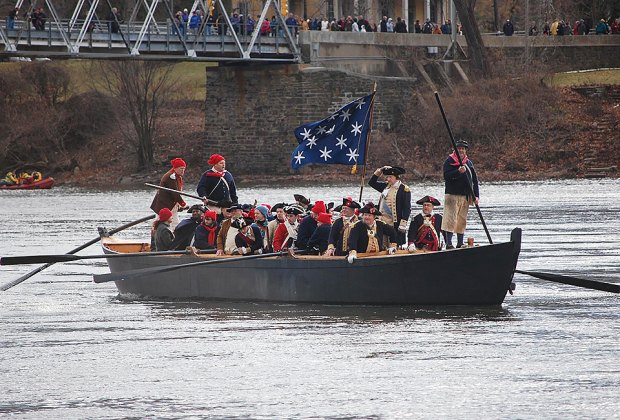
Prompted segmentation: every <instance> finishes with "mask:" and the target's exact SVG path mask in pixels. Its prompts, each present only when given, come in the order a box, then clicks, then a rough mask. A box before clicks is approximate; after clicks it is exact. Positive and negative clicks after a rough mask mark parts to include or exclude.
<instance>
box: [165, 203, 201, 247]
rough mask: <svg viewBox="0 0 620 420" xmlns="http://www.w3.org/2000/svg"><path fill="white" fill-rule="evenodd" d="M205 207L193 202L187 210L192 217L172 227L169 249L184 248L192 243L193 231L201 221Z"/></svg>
mask: <svg viewBox="0 0 620 420" xmlns="http://www.w3.org/2000/svg"><path fill="white" fill-rule="evenodd" d="M205 211H206V209H205V208H204V206H202V205H201V204H194V205H193V206H191V207H190V208H189V210H187V212H188V213H191V215H192V217H190V218H189V219H183V220H181V223H179V224H178V225H177V226H176V227H175V228H174V241H173V242H172V248H171V249H179V250H181V249H185V248H187V247H188V246H190V245H192V240H193V238H194V232H195V231H196V228H197V227H198V226H199V225H200V223H202V216H204V214H205Z"/></svg>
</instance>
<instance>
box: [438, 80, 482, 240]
mask: <svg viewBox="0 0 620 420" xmlns="http://www.w3.org/2000/svg"><path fill="white" fill-rule="evenodd" d="M435 99H436V100H437V105H439V110H440V111H441V116H442V117H443V122H444V123H445V124H446V128H447V129H448V134H449V135H450V141H451V142H452V147H453V148H454V153H455V154H456V157H457V158H458V160H459V165H461V166H463V161H462V160H461V155H459V151H458V149H457V148H456V141H455V140H454V135H453V134H452V128H450V123H449V122H448V117H447V116H446V112H445V111H444V110H443V105H442V104H441V99H439V93H438V92H435ZM467 185H469V192H470V193H471V196H472V197H473V198H474V205H475V206H476V211H477V212H478V217H480V221H481V222H482V227H483V228H484V232H485V233H486V234H487V239H488V240H489V243H490V244H492V243H493V239H491V234H490V233H489V229H487V224H486V223H485V221H484V217H482V212H481V211H480V206H478V203H476V196H475V194H474V186H473V185H472V183H471V182H468V183H467Z"/></svg>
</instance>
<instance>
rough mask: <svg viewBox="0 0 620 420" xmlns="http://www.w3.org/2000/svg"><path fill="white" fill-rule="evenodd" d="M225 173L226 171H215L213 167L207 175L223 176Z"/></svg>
mask: <svg viewBox="0 0 620 420" xmlns="http://www.w3.org/2000/svg"><path fill="white" fill-rule="evenodd" d="M224 173H225V171H224V172H217V171H214V170H213V169H210V170H208V171H207V176H215V177H218V178H221V177H223V176H224Z"/></svg>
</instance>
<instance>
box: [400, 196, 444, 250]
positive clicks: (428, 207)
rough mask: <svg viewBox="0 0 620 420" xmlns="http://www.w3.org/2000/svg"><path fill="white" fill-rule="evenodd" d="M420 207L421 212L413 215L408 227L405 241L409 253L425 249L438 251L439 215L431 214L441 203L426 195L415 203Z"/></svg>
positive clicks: (439, 246) (439, 243)
mask: <svg viewBox="0 0 620 420" xmlns="http://www.w3.org/2000/svg"><path fill="white" fill-rule="evenodd" d="M416 204H420V205H422V211H421V212H420V213H418V214H416V215H415V217H414V218H413V220H411V225H409V232H408V234H407V239H408V241H409V247H408V248H407V249H408V250H409V251H415V250H416V249H425V250H427V251H439V250H440V249H441V239H440V234H441V214H435V213H433V210H434V208H435V206H439V205H440V204H441V203H440V202H439V200H437V199H436V198H435V197H431V196H429V195H426V196H424V197H422V198H421V199H419V200H418V201H416Z"/></svg>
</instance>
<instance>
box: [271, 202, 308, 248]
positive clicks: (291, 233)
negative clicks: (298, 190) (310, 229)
mask: <svg viewBox="0 0 620 420" xmlns="http://www.w3.org/2000/svg"><path fill="white" fill-rule="evenodd" d="M284 213H285V214H286V222H284V223H281V224H279V225H278V228H277V229H276V232H275V234H274V235H273V251H274V252H280V251H282V250H287V249H289V248H292V247H293V246H294V243H295V240H296V239H297V229H298V228H299V222H298V221H297V217H298V216H299V215H300V214H302V213H303V210H302V209H301V208H299V207H298V206H297V205H295V204H294V205H292V206H287V207H285V208H284Z"/></svg>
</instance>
